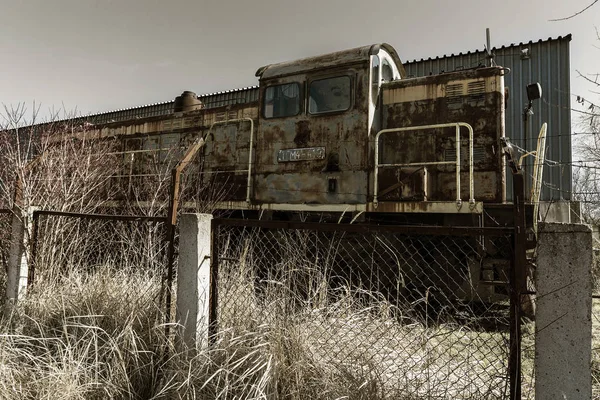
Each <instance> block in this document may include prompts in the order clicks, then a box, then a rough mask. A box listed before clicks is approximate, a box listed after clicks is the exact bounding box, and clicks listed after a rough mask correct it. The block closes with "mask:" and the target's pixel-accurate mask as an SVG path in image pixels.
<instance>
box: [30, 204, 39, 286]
mask: <svg viewBox="0 0 600 400" xmlns="http://www.w3.org/2000/svg"><path fill="white" fill-rule="evenodd" d="M39 220H40V214H39V211H37V210H35V211H34V212H33V213H32V221H31V238H30V240H31V244H30V252H31V253H30V254H31V256H30V260H29V274H28V278H27V287H28V288H31V287H32V286H33V281H34V280H35V261H36V260H35V258H36V256H37V245H38V243H37V242H38V232H39V224H40V221H39Z"/></svg>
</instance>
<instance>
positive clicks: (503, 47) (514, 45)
mask: <svg viewBox="0 0 600 400" xmlns="http://www.w3.org/2000/svg"><path fill="white" fill-rule="evenodd" d="M571 39H573V35H572V34H570V33H569V34H568V35H565V36H558V37H557V38H552V37H549V38H548V39H546V40H544V39H538V40H536V41H533V40H530V41H529V42H519V44H515V43H511V44H510V45H508V46H505V45H502V46H500V47H492V52H493V51H494V50H498V49H510V48H512V47H519V46H523V45H528V44H534V43H543V42H551V41H554V40H567V41H571ZM484 51H485V50H479V49H476V50H473V51H467V52H466V53H463V52H460V53H458V54H454V53H452V54H450V55H446V54H444V55H442V56H437V57H429V58H421V59H420V60H417V59H414V60H412V61H407V62H405V64H413V63H418V62H423V61H430V60H442V59H444V58H452V57H456V56H462V55H465V54H471V53H483V52H484Z"/></svg>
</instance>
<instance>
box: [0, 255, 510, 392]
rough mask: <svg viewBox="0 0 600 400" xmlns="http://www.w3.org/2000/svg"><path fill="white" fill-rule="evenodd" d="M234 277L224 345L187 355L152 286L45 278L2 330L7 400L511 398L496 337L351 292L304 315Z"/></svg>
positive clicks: (122, 277)
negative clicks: (414, 318)
mask: <svg viewBox="0 0 600 400" xmlns="http://www.w3.org/2000/svg"><path fill="white" fill-rule="evenodd" d="M228 279H229V280H227V279H224V280H223V281H222V288H223V290H224V288H225V287H229V288H230V289H231V288H235V291H232V292H229V296H236V297H235V298H236V301H234V302H229V303H223V304H224V305H223V307H222V309H221V314H222V317H223V318H222V320H221V322H222V329H221V333H220V335H219V338H218V340H217V342H216V343H215V344H214V345H213V346H212V347H211V348H210V349H205V350H203V351H199V352H198V353H197V354H196V355H195V356H194V357H191V358H190V356H189V353H186V352H175V350H174V349H173V348H171V347H170V341H169V340H167V338H166V337H165V335H164V326H163V325H162V324H161V321H162V315H161V311H160V309H159V308H157V306H156V304H157V301H156V299H157V296H158V295H159V291H160V280H159V278H158V277H156V276H154V275H152V274H149V273H140V271H133V270H119V269H117V268H109V267H105V268H101V269H99V270H96V271H94V272H85V273H84V272H74V273H71V274H70V275H69V276H68V277H65V278H63V279H62V280H60V281H45V282H44V281H42V280H40V281H38V282H37V286H36V288H37V289H36V290H35V291H33V292H31V293H30V294H29V296H28V298H27V300H26V301H24V302H22V303H21V304H20V306H19V308H18V313H17V314H15V315H13V316H12V318H5V319H4V321H3V323H2V326H1V329H2V335H0V398H2V399H59V400H62V399H65V400H66V399H105V398H113V399H290V400H294V399H309V398H310V399H410V400H413V399H451V398H452V399H457V398H460V399H481V398H486V399H496V398H498V399H499V398H503V393H504V391H505V384H504V381H503V373H504V370H503V368H504V367H503V365H502V363H503V359H504V358H505V354H504V353H503V351H504V350H503V349H502V348H500V347H495V346H494V343H497V342H496V339H498V337H497V336H496V337H493V335H499V334H494V333H482V332H476V331H472V330H469V329H466V328H464V327H463V328H460V327H458V326H438V327H430V328H427V329H426V328H424V327H423V325H422V324H418V323H413V324H406V323H403V324H400V323H399V322H398V319H397V315H396V314H394V313H393V312H392V309H391V308H390V306H389V304H386V303H385V302H383V301H380V302H371V304H370V305H369V306H365V304H364V302H363V301H360V302H359V301H357V300H356V299H357V297H356V296H351V295H347V296H343V297H338V298H337V300H336V301H335V302H331V301H330V302H329V303H327V302H326V301H325V300H323V302H322V303H321V304H319V306H318V307H315V306H314V305H308V304H306V305H305V307H299V306H298V302H297V299H292V298H291V297H290V295H289V292H287V294H288V295H287V296H285V293H286V292H285V290H283V289H282V288H283V287H284V285H274V287H276V288H278V289H277V290H274V291H273V292H271V293H270V295H267V296H263V297H261V298H259V297H258V296H257V295H256V292H255V291H254V290H253V289H252V286H251V285H250V284H249V281H248V279H247V276H246V277H242V276H240V275H237V276H229V277H228ZM232 279H238V281H233V280H232ZM240 279H244V280H243V281H240ZM230 298H233V297H230ZM292 304H293V305H294V307H295V312H293V313H291V312H289V311H290V307H292ZM285 310H287V311H288V312H284V311H285ZM272 311H276V312H272ZM491 339H494V340H491ZM164 349H168V350H169V357H168V358H165V357H164V355H163V350H164ZM494 352H496V353H497V354H494ZM486 360H492V361H486ZM494 360H495V362H497V363H498V365H497V366H495V367H494V368H496V369H497V372H498V376H497V377H496V378H495V379H492V380H490V379H489V377H488V376H487V375H486V374H485V373H484V372H485V371H489V367H490V366H489V365H484V363H486V362H488V363H489V362H494Z"/></svg>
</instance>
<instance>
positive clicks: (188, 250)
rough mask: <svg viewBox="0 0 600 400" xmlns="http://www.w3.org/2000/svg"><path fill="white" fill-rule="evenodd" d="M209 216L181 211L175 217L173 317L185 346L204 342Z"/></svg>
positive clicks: (205, 336) (206, 321)
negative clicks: (175, 302) (176, 242)
mask: <svg viewBox="0 0 600 400" xmlns="http://www.w3.org/2000/svg"><path fill="white" fill-rule="evenodd" d="M211 220H212V215H211V214H182V216H181V218H180V220H179V221H180V222H179V261H178V264H177V311H176V320H177V322H178V323H179V324H180V332H179V340H180V343H182V344H183V345H184V346H185V347H186V348H187V349H201V348H203V347H205V346H206V345H208V322H209V321H208V312H209V297H210V241H211V229H210V226H211Z"/></svg>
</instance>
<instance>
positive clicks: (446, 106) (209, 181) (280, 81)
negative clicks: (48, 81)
mask: <svg viewBox="0 0 600 400" xmlns="http://www.w3.org/2000/svg"><path fill="white" fill-rule="evenodd" d="M381 51H387V53H385V54H388V53H389V57H391V58H389V59H390V60H393V61H394V62H396V63H397V64H398V65H396V66H395V67H394V68H396V70H395V71H396V72H395V73H394V74H392V76H393V78H398V76H399V73H398V70H401V69H402V68H401V65H400V64H399V59H398V57H397V55H396V53H395V51H394V50H393V49H392V48H391V47H390V46H388V45H374V46H365V47H361V48H357V49H352V50H347V51H343V52H338V53H332V54H328V55H324V56H318V57H313V58H307V59H303V60H298V61H294V62H288V63H282V64H274V65H270V66H267V67H265V68H262V69H260V70H259V73H258V75H259V76H260V78H261V79H260V89H259V95H258V99H257V100H258V101H254V102H246V103H243V104H230V105H228V106H225V107H215V108H207V107H204V108H202V109H199V110H198V109H196V110H191V111H187V112H178V113H174V114H170V115H168V116H157V117H150V118H142V119H135V120H129V121H120V122H114V123H107V124H103V125H94V126H90V127H88V128H87V129H85V130H84V131H82V132H80V133H77V134H76V135H75V136H76V137H79V138H84V137H86V138H92V139H94V138H96V139H104V138H115V137H116V138H119V139H121V140H122V141H123V147H122V152H123V155H124V165H123V167H122V168H121V169H120V172H119V173H118V174H115V176H114V177H115V178H116V179H120V180H121V182H123V181H125V182H127V184H128V188H127V189H126V190H124V191H123V192H125V193H138V192H139V190H138V191H136V188H135V185H136V184H138V183H137V182H139V181H142V180H146V181H147V182H146V186H150V187H152V184H151V179H152V177H151V175H152V170H151V168H148V167H147V166H146V165H145V164H148V161H147V160H149V161H150V163H151V162H153V161H152V160H157V159H160V160H163V161H161V162H166V163H168V162H175V163H176V162H178V161H179V160H180V159H181V157H182V156H183V155H184V153H185V151H186V149H187V148H188V147H189V146H191V145H192V144H193V143H194V142H195V141H196V140H197V139H198V138H200V137H203V138H204V139H205V144H204V146H203V148H202V151H201V152H200V154H199V157H197V158H196V159H195V161H194V162H193V168H189V169H188V170H189V171H190V174H193V179H194V184H193V185H197V186H198V187H200V186H202V187H208V188H213V189H214V188H219V189H217V190H215V191H218V192H219V198H218V199H212V200H213V201H216V202H217V203H218V205H219V208H221V207H225V206H227V207H230V208H228V209H249V210H289V211H306V210H315V211H317V212H318V210H336V211H333V212H342V213H343V212H346V210H349V211H352V212H358V211H365V212H379V211H378V210H377V208H376V207H374V204H373V203H378V204H381V207H382V210H386V211H384V212H396V213H418V212H423V213H452V214H460V213H472V214H480V213H481V212H482V211H481V210H482V208H481V202H495V203H502V202H503V201H504V200H505V197H504V196H505V187H504V186H505V175H504V172H503V166H504V161H503V157H502V155H501V153H500V151H499V150H498V139H499V138H500V137H503V136H504V131H503V118H504V114H503V110H504V90H503V85H502V82H503V71H504V70H503V69H501V68H483V69H476V70H468V71H461V72H456V73H451V74H443V75H439V76H431V77H426V78H419V79H403V80H402V79H401V80H396V81H384V83H383V84H381V83H378V80H379V79H380V78H381V75H376V74H375V71H378V70H376V69H375V64H373V60H374V59H375V58H374V57H376V55H375V54H384V53H377V52H381ZM383 60H385V57H384V58H383ZM374 77H376V79H375V82H376V83H375V84H376V85H379V86H377V87H376V88H375V89H377V90H375V89H373V87H374V86H373V85H374V82H373V79H374ZM328 80H329V81H331V82H338V83H335V84H334V86H332V87H331V88H330V89H331V92H328V94H324V93H319V92H318V90H319V89H318V88H319V87H321V86H323V82H326V81H328ZM345 82H347V85H348V86H347V88H346V89H345V91H344V92H341V91H338V92H335V91H334V89H335V90H339V87H338V88H336V87H335V85H342V84H343V85H345V84H346V83H345ZM277 88H281V89H277ZM283 88H285V90H288V92H287V97H285V98H284V97H283V94H278V95H277V96H280V97H278V98H277V99H278V100H277V102H278V103H275V101H274V100H272V99H273V98H274V97H273V96H275V95H274V94H273V93H279V92H276V90H280V91H282V90H284V89H283ZM378 88H380V89H378ZM313 91H316V92H313ZM268 93H270V94H268ZM281 93H283V92H281ZM378 93H379V95H378ZM317 95H319V96H323V98H329V99H334V100H336V99H338V100H339V101H342V103H340V104H344V105H343V106H339V107H340V108H334V109H333V110H332V111H327V110H323V109H317V108H314V109H313V107H316V105H315V104H316V103H315V104H313V103H314V102H315V100H314V99H315V98H317ZM269 96H271V97H269ZM188 97H189V94H188ZM192 97H193V96H192ZM269 99H271V100H269ZM290 99H291V100H290ZM192 100H193V99H192ZM268 101H271V103H268ZM294 102H296V103H294ZM192 106H193V107H191V108H195V107H196V106H198V104H197V103H196V102H195V101H194V102H193V104H192ZM290 106H293V107H292V108H290V110H292V111H293V112H287V113H285V114H277V113H275V111H274V110H276V109H286V107H290ZM269 107H270V108H269ZM276 107H277V108H276ZM329 110H331V109H329ZM245 121H249V122H250V124H247V123H246V122H245ZM457 122H461V123H466V125H465V126H467V125H468V126H472V127H473V130H474V134H473V139H472V140H470V136H471V135H470V134H469V133H470V132H468V130H467V129H463V128H461V130H460V131H459V132H458V133H459V134H460V142H461V145H460V146H457V145H456V142H457V139H456V137H457V135H456V134H455V133H456V132H454V131H452V129H450V130H449V132H446V131H443V130H440V132H435V133H436V135H435V138H433V136H434V135H432V134H430V133H429V132H427V133H423V132H410V133H405V134H403V135H386V137H385V138H381V140H377V139H374V138H375V136H376V135H375V134H376V133H377V131H379V130H381V129H384V130H404V129H405V128H410V127H415V126H419V125H431V124H442V123H443V124H445V123H457ZM61 139H62V138H61ZM375 153H378V154H375ZM423 157H425V158H427V159H428V160H427V162H428V164H427V165H425V166H424V167H423V168H422V169H418V168H413V166H414V165H416V163H421V164H422V162H423V160H422V159H419V158H423ZM377 164H384V165H387V166H394V168H385V169H382V170H381V171H378V173H377V174H376V173H375V172H374V171H375V170H377V169H378V167H377V166H376V165H377ZM400 165H403V166H400ZM470 166H473V173H472V175H471V172H470V171H469V169H470ZM170 168H172V167H169V169H170ZM457 169H460V171H461V173H460V174H458V175H457V174H456V172H455V171H456V170H457ZM376 175H378V177H377V179H378V183H377V184H376V183H375V179H376V177H375V176H376ZM471 176H472V177H473V179H470V178H471ZM148 182H150V183H148ZM374 186H377V188H376V189H375V190H376V192H374ZM473 188H474V189H473ZM213 189H211V190H213ZM165 197H166V196H165ZM457 199H469V200H470V203H472V205H471V206H470V207H469V206H467V207H460V204H458V205H457V204H455V205H454V206H452V207H451V206H450V202H455V203H460V202H459V201H457ZM144 200H145V199H144V198H140V196H137V197H136V201H137V202H138V204H141V203H139V202H140V201H142V202H143V201H144ZM182 200H183V201H184V202H185V201H190V199H182ZM162 201H165V202H166V201H168V199H166V198H165V199H163V200H162ZM244 201H245V204H244V203H243V202H244ZM383 203H388V204H387V205H386V204H383Z"/></svg>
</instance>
